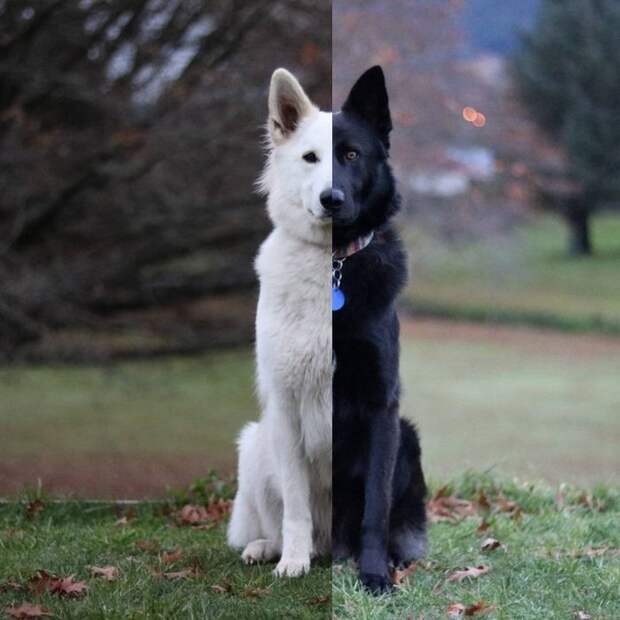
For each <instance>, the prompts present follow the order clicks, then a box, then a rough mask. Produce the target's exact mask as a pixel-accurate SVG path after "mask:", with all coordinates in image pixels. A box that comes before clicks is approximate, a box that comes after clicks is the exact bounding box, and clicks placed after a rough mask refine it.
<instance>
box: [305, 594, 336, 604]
mask: <svg viewBox="0 0 620 620" xmlns="http://www.w3.org/2000/svg"><path fill="white" fill-rule="evenodd" d="M330 601H331V597H330V596H315V597H314V598H313V599H311V600H310V603H309V604H310V605H326V604H327V603H329V602H330Z"/></svg>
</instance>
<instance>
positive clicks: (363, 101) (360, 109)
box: [342, 65, 392, 149]
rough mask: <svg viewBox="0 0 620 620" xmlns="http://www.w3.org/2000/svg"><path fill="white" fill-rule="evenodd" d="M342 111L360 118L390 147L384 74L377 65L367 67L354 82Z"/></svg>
mask: <svg viewBox="0 0 620 620" xmlns="http://www.w3.org/2000/svg"><path fill="white" fill-rule="evenodd" d="M342 111H343V112H346V113H347V114H352V115H354V116H357V117H359V118H361V119H362V120H363V121H365V122H366V123H368V124H369V125H370V126H371V127H372V128H373V129H375V130H376V131H377V133H378V134H379V137H380V138H381V141H382V142H383V144H384V145H385V147H386V148H388V149H389V148H390V131H392V118H391V116H390V105H389V100H388V94H387V89H386V88H385V76H384V75H383V69H381V67H379V66H378V65H377V66H375V67H372V68H370V69H368V70H367V71H366V72H365V73H364V74H362V76H361V77H360V78H359V80H357V82H355V84H354V86H353V88H352V89H351V92H350V93H349V96H348V97H347V100H346V101H345V103H344V105H343V106H342Z"/></svg>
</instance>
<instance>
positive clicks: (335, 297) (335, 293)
mask: <svg viewBox="0 0 620 620" xmlns="http://www.w3.org/2000/svg"><path fill="white" fill-rule="evenodd" d="M344 302H345V298H344V293H343V292H342V291H341V290H340V289H339V288H333V289H332V312H337V311H338V310H340V309H341V308H342V307H343V306H344Z"/></svg>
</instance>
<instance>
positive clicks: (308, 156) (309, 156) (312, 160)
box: [303, 151, 319, 164]
mask: <svg viewBox="0 0 620 620" xmlns="http://www.w3.org/2000/svg"><path fill="white" fill-rule="evenodd" d="M303 160H304V161H307V162H308V163H309V164H316V162H317V161H319V158H318V157H317V156H316V153H315V152H314V151H310V152H309V153H306V154H305V155H304V156H303Z"/></svg>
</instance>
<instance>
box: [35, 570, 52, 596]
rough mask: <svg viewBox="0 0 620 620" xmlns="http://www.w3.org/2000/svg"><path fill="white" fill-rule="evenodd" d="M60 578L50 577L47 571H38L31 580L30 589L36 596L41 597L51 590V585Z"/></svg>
mask: <svg viewBox="0 0 620 620" xmlns="http://www.w3.org/2000/svg"><path fill="white" fill-rule="evenodd" d="M57 579H58V577H56V576H55V575H50V573H48V572H47V571H46V570H38V571H37V572H36V573H35V574H34V575H33V576H32V577H31V578H30V579H29V580H28V588H29V590H30V591H31V592H32V593H33V594H35V595H36V596H40V595H41V594H43V592H45V591H46V590H49V587H50V583H51V582H52V581H55V580H57Z"/></svg>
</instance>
